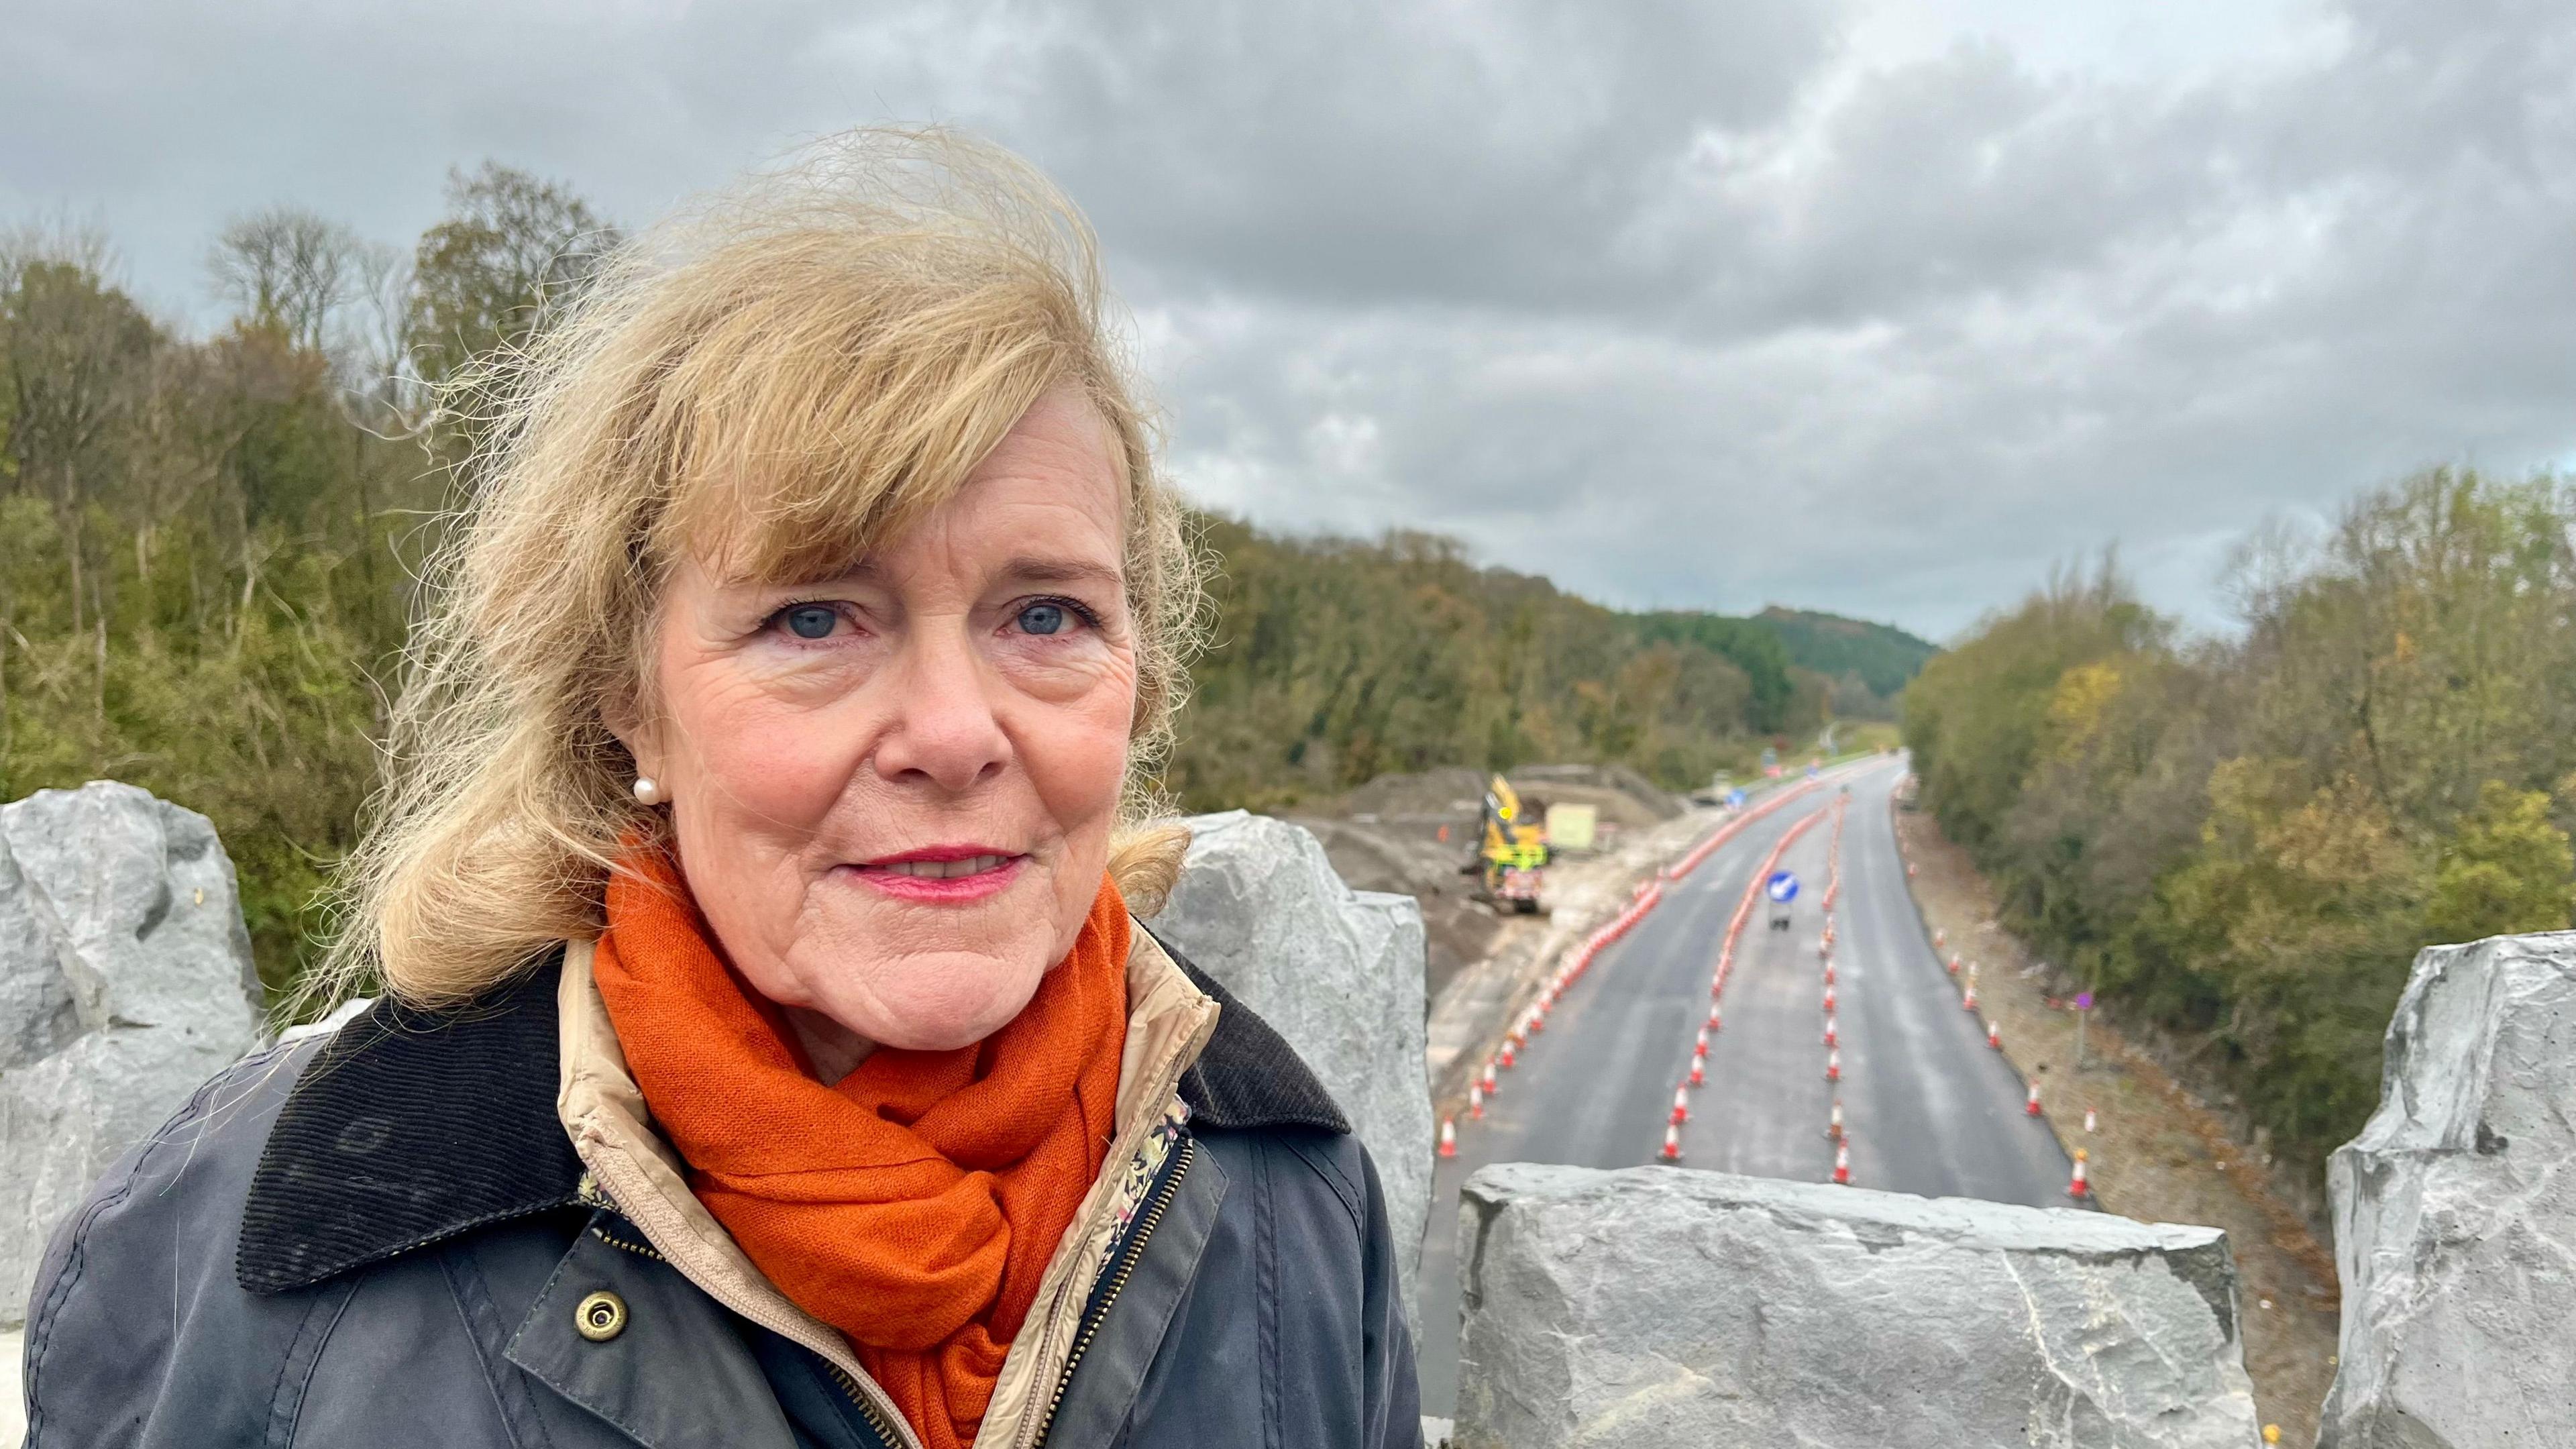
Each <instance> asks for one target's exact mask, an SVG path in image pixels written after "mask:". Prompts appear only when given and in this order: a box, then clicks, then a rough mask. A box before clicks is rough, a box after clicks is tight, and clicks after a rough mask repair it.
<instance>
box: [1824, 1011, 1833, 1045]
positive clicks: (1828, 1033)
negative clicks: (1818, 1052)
mask: <svg viewBox="0 0 2576 1449" xmlns="http://www.w3.org/2000/svg"><path fill="white" fill-rule="evenodd" d="M1825 1045H1827V1046H1832V1045H1834V1019H1833V1018H1832V1017H1830V1016H1828V1017H1826V1018H1825Z"/></svg>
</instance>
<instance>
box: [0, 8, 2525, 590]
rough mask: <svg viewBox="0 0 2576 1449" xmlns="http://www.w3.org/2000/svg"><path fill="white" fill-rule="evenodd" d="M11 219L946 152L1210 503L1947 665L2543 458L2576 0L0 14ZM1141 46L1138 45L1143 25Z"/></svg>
mask: <svg viewBox="0 0 2576 1449" xmlns="http://www.w3.org/2000/svg"><path fill="white" fill-rule="evenodd" d="M7 11H8V18H7V20H6V22H5V34H6V41H5V45H0V56H4V57H5V74H6V80H5V83H0V221H10V220H20V219H25V218H27V217H30V216H34V215H38V214H48V213H60V212H63V211H66V210H68V211H69V212H70V213H71V214H72V215H74V216H76V217H80V218H86V219H93V220H96V221H98V222H101V223H103V224H104V225H105V226H106V228H107V229H108V231H109V232H110V233H111V235H112V236H113V237H114V239H115V240H116V241H117V243H118V245H119V247H120V248H121V250H122V253H123V256H124V259H125V270H126V274H127V278H128V281H129V282H130V284H131V285H132V287H133V288H134V289H135V291H136V292H137V293H138V294H139V295H140V296H142V297H143V298H144V299H145V300H146V301H147V302H148V303H149V304H151V305H152V306H154V307H155V308H156V309H157V310H159V311H161V312H163V313H165V314H167V315H169V316H171V317H173V318H178V319H185V320H187V321H188V322H190V323H191V324H192V325H198V326H202V325H204V324H205V323H206V322H207V321H208V320H209V319H210V318H211V317H213V316H214V315H215V308H214V304H213V302H212V299H211V297H210V296H209V294H208V288H207V285H206V282H205V280H204V278H205V267H204V255H205V247H206V243H207V241H208V239H209V238H210V237H211V235H212V234H213V232H214V231H215V229H216V228H217V227H218V226H220V225H221V224H222V222H223V221H224V220H225V219H226V218H227V217H228V216H230V215H232V214H234V213H237V212H240V211H244V210H248V209H252V208H255V207H258V206H263V205H266V204H269V203H274V202H291V203H295V204H298V205H302V206H305V207H309V208H312V209H314V210H317V211H321V212H323V213H326V214H328V215H331V216H334V217H337V218H340V219H343V220H346V221H348V222H350V223H351V224H353V225H355V226H356V227H357V228H359V229H360V230H361V231H363V232H365V233H367V234H369V235H371V236H374V237H377V238H379V239H382V240H385V241H391V242H399V243H402V244H405V245H408V244H409V242H410V241H411V240H412V239H413V238H414V237H415V236H416V235H417V234H418V232H419V231H420V229H421V228H422V227H423V226H425V225H427V224H428V223H429V222H431V221H432V220H434V219H435V218H436V216H437V214H438V211H439V204H440V187H441V185H442V182H443V180H444V178H445V174H446V171H447V168H448V167H449V166H450V165H452V164H458V163H462V164H466V165H471V164H472V163H474V162H476V161H479V160H481V159H483V158H485V157H491V158H495V159H498V160H500V161H503V162H505V163H508V164H511V165H515V166H520V167H525V168H528V169H531V170H534V171H537V172H539V173H541V174H544V175H546V176H549V177H553V178H557V179H561V180H564V181H567V182H569V183H571V184H572V185H573V186H574V187H575V188H576V189H577V190H579V191H580V192H582V193H583V194H584V195H586V196H587V197H589V198H590V199H591V200H592V201H593V203H594V204H595V205H597V206H598V207H600V208H601V209H602V210H603V211H604V212H605V213H607V214H608V215H610V216H611V217H613V218H614V219H616V220H618V221H621V222H624V223H629V224H633V223H639V222H644V221H649V220H651V219H653V218H654V217H656V216H658V215H659V214H661V212H663V211H664V210H665V209H666V208H668V207H669V206H671V205H672V204H673V203H674V202H675V201H677V200H679V199H681V198H683V197H685V196H687V195H688V194H690V193H692V192H695V191H698V190H701V189H704V188H707V187H711V186H715V185H719V184H721V183H723V182H724V181H725V180H726V179H727V178H728V177H730V176H732V175H733V174H735V173H736V172H738V171H740V170H742V169H744V168H746V167H749V166H753V165H756V164H759V163H761V162H764V161H766V160H769V159H771V158H774V157H776V156H777V155H779V154H780V153H782V152H784V151H786V150H789V149H791V148H792V147H793V146H795V145H796V144H797V142H798V141H799V140H800V139H802V138H807V137H811V136H813V135H815V134H818V133H821V132H826V131H831V130H835V129H839V128H841V127H844V126H849V125H856V124H863V123H869V122H882V121H889V120H893V121H906V122H920V121H942V122H948V123H952V124H956V125H959V126H963V127H967V128H971V129H974V130H977V131H980V132H982V133H984V134H986V135H989V136H992V137H994V138H995V139H998V140H1000V141H1002V142H1004V143H1005V144H1008V145H1011V146H1013V147H1015V148H1017V149H1019V150H1021V151H1023V152H1024V153H1026V154H1028V155H1030V156H1031V157H1032V158H1034V159H1035V160H1036V161H1038V162H1039V163H1040V164H1041V165H1043V166H1044V167H1046V168H1047V169H1048V170H1050V171H1051V172H1052V173H1053V174H1054V175H1055V176H1056V177H1057V178H1058V179H1059V180H1060V181H1061V182H1063V183H1064V184H1065V185H1066V187H1067V188H1068V189H1069V190H1071V191H1072V192H1073V194H1074V195H1075V197H1076V198H1077V199H1078V200H1079V201H1080V202H1081V203H1082V204H1083V205H1084V206H1085V207H1086V208H1087V209H1088V211H1089V212H1090V214H1091V216H1092V218H1093V220H1094V222H1095V223H1096V224H1097V225H1098V227H1099V229H1100V231H1101V233H1102V236H1103V239H1104V241H1105V244H1106V246H1107V248H1108V251H1109V254H1110V257H1111V259H1112V268H1113V273H1114V276H1115V278H1116V280H1117V282H1118V285H1119V287H1120V289H1121V291H1122V292H1123V294H1124V296H1125V297H1126V300H1127V302H1128V304H1129V305H1130V307H1131V308H1132V309H1133V310H1134V312H1135V313H1136V316H1137V319H1138V322H1139V325H1140V327H1141V329H1142V333H1143V336H1144V338H1145V340H1146V347H1147V356H1148V357H1149V359H1150V362H1151V365H1152V368H1153V372H1154V381H1155V385H1156V387H1157V388H1158V390H1159V393H1160V396H1161V398H1162V401H1163V403H1164V405H1165V406H1166V408H1167V409H1168V411H1169V413H1170V416H1171V419H1172V422H1173V425H1174V437H1173V449H1172V460H1171V461H1172V467H1173V472H1174V474H1175V476H1176V477H1177V478H1178V479H1179V481H1180V483H1181V485H1182V487H1183V488H1184V489H1185V490H1186V491H1187V492H1188V493H1190V494H1191V495H1192V496H1193V497H1194V498H1196V499H1197V500H1199V501H1200V502H1203V503H1206V504H1209V505H1212V506H1215V507H1219V508H1223V509H1226V510H1229V511H1232V512H1235V513H1239V514H1245V515H1249V516H1250V517H1252V518H1253V519H1255V520H1257V521H1259V522H1262V523H1265V524H1270V525H1274V526H1278V527H1283V528H1291V529H1301V530H1304V529H1331V530H1337V531H1344V532H1359V533H1373V532H1375V531H1377V530H1379V529H1382V528H1385V527H1388V526H1405V527H1421V528H1431V529H1438V530H1441V531H1445V532H1448V533H1452V534H1455V535H1458V536H1460V537H1462V538H1464V539H1465V540H1466V541H1467V543H1468V545H1469V546H1470V548H1471V549H1472V550H1473V551H1474V552H1475V554H1476V556H1477V557H1479V558H1480V559H1482V560H1485V561H1488V562H1493V563H1499V564H1503V565H1507V566H1510V567H1513V568H1518V569H1524V570H1529V571H1534V572H1542V573H1545V574H1548V575H1550V576H1551V577H1553V578H1555V579H1556V580H1557V581H1558V582H1560V583H1562V584H1564V585H1566V586H1568V587H1570V588H1573V589H1575V590H1578V591H1580V592H1583V593H1585V594H1588V595H1591V596H1593V597H1595V598H1599V599H1602V600H1604V601H1607V602H1611V603H1616V604H1621V605H1629V606H1645V605H1662V606H1674V607H1682V606H1687V607H1706V608H1715V609H1723V610H1728V611H1745V610H1750V609H1754V608H1758V607H1760V606H1761V605H1763V604H1765V603H1774V602H1776V603H1785V604H1793V605H1799V606H1805V607H1813V608H1823V609H1830V610H1834V611H1837V612H1841V613H1847V614H1854V615H1859V616H1862V617H1865V618H1873V619H1882V620H1888V621H1892V622H1895V623H1899V624H1902V625H1904V626H1906V627H1908V628H1911V629H1914V630H1916V631H1918V632H1921V633H1924V634H1927V635H1929V636H1932V637H1935V638H1941V637H1945V636H1949V635H1951V634H1953V633H1954V632H1955V631H1957V630H1959V629H1961V628H1963V627H1965V626H1966V625H1968V624H1969V623H1971V622H1972V621H1973V620H1974V619H1975V618H1976V617H1977V615H1979V614H1980V613H1981V612H1983V611H1985V610H1987V609H1989V608H1993V607H1996V606H1998V605H2001V604H2006V603H2009V602H2010V601H2011V600H2013V599H2014V598H2016V597H2018V596H2019V594H2020V593H2021V592H2022V591H2023V590H2024V589H2026V588H2027V587H2028V586H2029V585H2030V584H2031V583H2033V582H2034V581H2035V580H2036V579H2038V578H2039V577H2040V576H2041V575H2042V574H2043V573H2044V572H2045V571H2046V569H2047V568H2048V566H2049V565H2050V564H2051V563H2052V562H2054V561H2060V560H2064V559H2068V558H2072V557H2075V556H2078V555H2081V554H2086V553H2089V552H2090V551H2092V550H2094V549H2097V548H2099V547H2100V546H2101V545H2102V544H2104V543H2106V542H2112V541H2116V542H2117V543H2118V544H2119V545H2120V547H2121V550H2122V552H2123V554H2124V556H2125V557H2126V559H2127V560H2128V562H2129V564H2130V566H2131V568H2132V570H2133V571H2134V572H2135V573H2136V574H2137V575H2138V576H2139V577H2140V579H2141V580H2142V583H2143V585H2144V587H2145V588H2146V590H2147V592H2148V594H2149V596H2150V598H2151V599H2152V600H2153V601H2154V602H2156V603H2158V604H2161V605H2163V606H2165V607H2168V608H2172V609H2175V610H2178V611H2181V612H2184V613H2186V614H2189V615H2191V616H2193V617H2195V618H2196V619H2199V620H2201V621H2203V622H2208V623H2216V622H2220V621H2221V620H2222V618H2223V616H2222V614H2221V612H2220V606H2219V605H2218V603H2217V602H2216V599H2217V595H2216V593H2215V591H2214V589H2213V587H2212V585H2213V582H2214V580H2215V578H2216V576H2217V573H2218V571H2219V569H2220V567H2221V565H2222V563H2223V560H2224V558H2225V555H2226V552H2227V549H2228V546H2229V545H2230V543H2231V542H2232V541H2233V540H2234V539H2235V538H2236V537H2238V536H2239V535H2241V534H2242V533H2243V532H2244V531H2246V530H2247V529H2249V528H2251V527H2253V526H2254V525H2256V524H2258V523H2260V522H2261V521H2262V520H2264V519H2265V518H2266V517H2269V516H2274V515H2284V516H2291V517H2297V516H2302V515H2307V516H2318V517H2322V516H2325V515H2327V514H2330V513H2331V512H2332V511H2333V509H2334V508H2335V507H2336V506H2337V505H2338V504H2339V503H2340V501H2341V500H2342V499H2344V498H2346V497H2347V496H2349V495H2350V494H2351V493H2352V492H2353V491H2355V490H2356V489H2359V488H2361V487H2364V486H2367V485H2370V484H2374V483H2379V482H2384V481H2388V480H2390V479H2392V478H2394V477H2396V476H2398V475H2400V474H2402V473H2404V472H2406V471H2408V470H2411V469H2413V468H2416V467H2419V466H2422V465H2425V464H2430V463H2438V462H2444V461H2453V462H2458V461H2467V462H2474V463H2476V464H2478V465H2480V466H2482V467H2488V468H2492V469H2497V470H2501V471H2505V472H2515V473H2518V472H2522V471H2525V470H2528V469H2530V468H2533V467H2537V466H2548V465H2552V464H2555V463H2557V462H2559V461H2561V460H2564V459H2568V458H2570V457H2571V456H2576V326H2571V323H2576V85H2571V83H2570V78H2571V77H2576V5H2569V4H2567V3H2565V0H2422V3H2413V4H2406V3H2388V0H2344V3H2313V0H2297V3H2288V4H2270V3H2266V0H2141V3H2135V4H2120V5H2114V4H2089V3H2068V0H1944V3H1931V0H1728V3H1723V4H1721V3H1714V0H1711V3H1703V4H1695V5H1680V4H1665V3H1638V0H1619V3H1612V4H1598V3H1593V4H1576V3H1561V4H1552V5H1540V4H1525V3H1486V4H1474V3H1463V0H1440V3H1434V4H1419V5H1398V4H1393V3H1385V0H1361V3H1350V4H1316V3H1295V4H1280V3H1275V0H1273V3H1261V4H1217V3H1189V4H1182V5H1159V6H1157V5H1132V4H1107V3H1102V4H1097V5H1093V4H1076V3H1061V0H1051V3H1047V4H1043V5H1040V4H1026V5H991V4H966V3H927V4H878V5H857V4H850V3H846V0H842V3H823V0H810V3H809V0H726V3H723V4H715V3H701V4H690V3H680V0H659V3H650V0H440V3H437V4H425V3H423V4H408V3H407V4H392V3H369V0H328V3H324V0H225V3H223V4H208V3H202V0H136V3H122V0H119V3H108V0H8V5H7ZM1139 15H1143V16H1147V17H1149V18H1147V19H1144V20H1139V19H1138V18H1137V17H1138V16H1139Z"/></svg>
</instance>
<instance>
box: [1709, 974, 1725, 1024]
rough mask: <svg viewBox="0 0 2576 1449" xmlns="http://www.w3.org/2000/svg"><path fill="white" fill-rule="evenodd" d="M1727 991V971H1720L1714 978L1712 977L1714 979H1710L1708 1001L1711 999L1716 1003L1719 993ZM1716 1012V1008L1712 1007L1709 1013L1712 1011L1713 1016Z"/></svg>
mask: <svg viewBox="0 0 2576 1449" xmlns="http://www.w3.org/2000/svg"><path fill="white" fill-rule="evenodd" d="M1725 989H1726V972H1725V971H1723V970H1721V971H1719V972H1718V973H1717V974H1716V975H1714V976H1712V977H1710V978H1708V999H1709V1000H1711V1001H1715V1000H1716V999H1717V993H1719V992H1721V991H1724V990H1725ZM1716 1010H1717V1008H1715V1007H1710V1008H1709V1011H1710V1013H1711V1014H1712V1015H1713V1014H1715V1012H1716Z"/></svg>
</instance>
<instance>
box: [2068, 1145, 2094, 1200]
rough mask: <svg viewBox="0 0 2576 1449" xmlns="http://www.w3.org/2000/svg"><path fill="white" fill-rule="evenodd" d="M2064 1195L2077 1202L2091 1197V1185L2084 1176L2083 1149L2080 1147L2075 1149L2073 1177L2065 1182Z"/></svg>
mask: <svg viewBox="0 0 2576 1449" xmlns="http://www.w3.org/2000/svg"><path fill="white" fill-rule="evenodd" d="M2066 1195H2067V1196H2068V1197H2071V1198H2074V1199H2075V1200H2076V1201H2078V1202H2081V1201H2083V1200H2084V1199H2086V1198H2088V1197H2091V1196H2092V1195H2093V1184H2092V1183H2091V1182H2090V1181H2087V1180H2086V1178H2085V1175H2084V1149H2083V1148H2081V1147H2078V1148H2076V1149H2075V1176H2074V1177H2072V1178H2070V1179H2068V1181H2067V1184H2066Z"/></svg>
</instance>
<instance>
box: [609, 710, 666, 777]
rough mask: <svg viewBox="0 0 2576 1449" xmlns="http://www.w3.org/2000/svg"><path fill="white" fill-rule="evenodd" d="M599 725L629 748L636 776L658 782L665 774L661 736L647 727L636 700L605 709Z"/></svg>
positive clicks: (627, 749) (628, 751)
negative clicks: (647, 777)
mask: <svg viewBox="0 0 2576 1449" xmlns="http://www.w3.org/2000/svg"><path fill="white" fill-rule="evenodd" d="M599 722H600V723H601V724H602V725H605V726H607V729H608V733H609V735H610V736H611V737H612V738H614V739H615V740H616V741H617V742H618V743H619V744H621V745H624V746H625V747H626V753H627V755H628V756H629V757H631V758H632V759H633V760H634V761H635V773H636V774H638V775H649V776H652V777H654V778H656V779H659V778H660V777H661V773H662V748H661V738H660V735H661V732H660V731H658V730H655V729H652V728H650V727H648V726H647V725H645V724H644V723H643V721H642V719H641V718H640V716H639V715H638V714H637V712H636V709H635V702H634V701H633V700H632V699H617V700H613V701H611V702H609V703H608V704H606V705H603V706H601V708H600V711H599Z"/></svg>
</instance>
